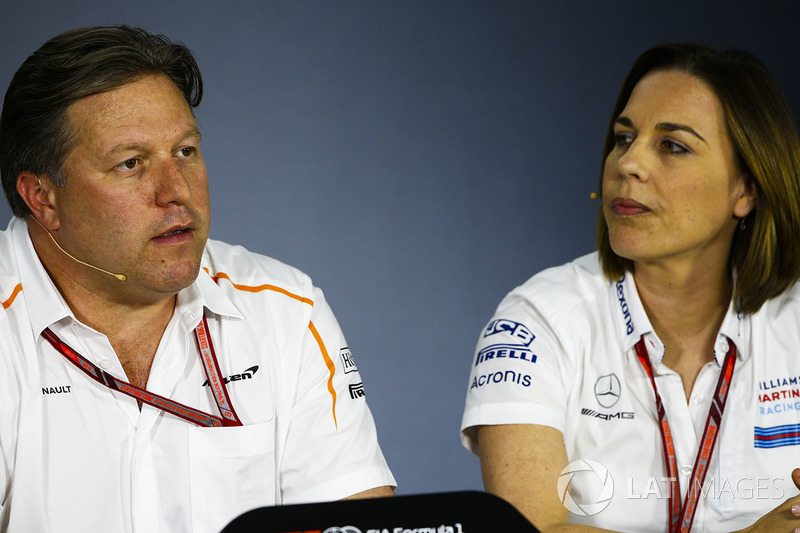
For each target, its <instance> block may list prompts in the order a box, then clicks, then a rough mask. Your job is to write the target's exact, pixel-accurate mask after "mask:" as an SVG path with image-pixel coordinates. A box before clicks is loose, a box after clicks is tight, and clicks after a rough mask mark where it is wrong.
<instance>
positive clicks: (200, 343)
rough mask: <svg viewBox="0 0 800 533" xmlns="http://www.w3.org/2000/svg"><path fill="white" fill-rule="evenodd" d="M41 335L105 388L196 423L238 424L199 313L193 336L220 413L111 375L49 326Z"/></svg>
mask: <svg viewBox="0 0 800 533" xmlns="http://www.w3.org/2000/svg"><path fill="white" fill-rule="evenodd" d="M42 336H43V337H44V338H45V339H46V340H47V341H48V342H49V343H50V344H51V345H52V346H53V348H55V349H56V351H57V352H58V353H60V354H61V355H63V356H64V357H66V358H67V360H68V361H70V362H71V363H72V364H74V365H75V366H76V367H78V368H79V369H80V370H81V371H82V372H83V373H85V374H86V375H87V376H89V377H90V378H92V379H93V380H95V381H97V382H98V383H100V384H101V385H103V386H105V387H108V388H109V389H112V390H115V391H118V392H121V393H123V394H127V395H128V396H131V397H133V398H136V399H137V400H138V401H140V402H142V403H146V404H148V405H151V406H153V407H155V408H157V409H161V410H162V411H164V412H166V413H170V414H173V415H175V416H177V417H180V418H183V419H184V420H188V421H189V422H193V423H195V424H197V425H198V426H204V427H223V426H241V425H242V423H241V421H240V420H239V417H238V416H237V415H236V411H234V410H233V405H232V404H231V399H230V396H229V395H228V390H227V389H226V388H225V380H224V379H222V377H221V376H222V372H221V371H220V368H219V363H218V362H217V355H216V353H215V352H214V345H213V343H212V342H211V336H210V335H209V332H208V322H207V321H206V318H205V317H203V319H202V320H201V321H200V323H199V324H198V325H197V327H196V328H195V329H194V336H195V341H196V342H197V348H198V349H199V350H200V359H201V360H202V361H203V368H204V369H205V371H206V377H207V378H208V384H209V386H210V387H211V390H212V392H213V395H214V401H215V402H216V403H217V408H218V409H219V412H220V414H221V415H222V417H218V416H214V415H212V414H209V413H206V412H204V411H201V410H199V409H195V408H193V407H189V406H187V405H183V404H182V403H178V402H176V401H173V400H170V399H169V398H165V397H164V396H159V395H158V394H155V393H152V392H148V391H146V390H144V389H142V388H139V387H137V386H135V385H131V384H130V383H127V382H125V381H121V380H119V379H117V378H115V377H114V376H112V375H111V374H109V373H108V372H106V371H105V370H103V369H101V368H98V367H97V366H96V365H95V364H94V363H92V362H91V361H89V360H88V359H86V358H85V357H83V356H82V355H81V354H79V353H78V352H76V351H75V350H73V349H72V348H71V347H70V346H69V345H68V344H67V343H65V342H64V341H62V340H61V339H59V338H58V336H57V335H56V334H55V333H53V332H52V331H51V330H50V328H45V329H44V331H42Z"/></svg>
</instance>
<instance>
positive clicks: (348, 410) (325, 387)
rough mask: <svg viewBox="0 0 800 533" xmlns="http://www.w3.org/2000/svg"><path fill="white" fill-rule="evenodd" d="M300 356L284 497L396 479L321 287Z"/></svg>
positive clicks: (329, 494) (344, 491) (326, 494)
mask: <svg viewBox="0 0 800 533" xmlns="http://www.w3.org/2000/svg"><path fill="white" fill-rule="evenodd" d="M300 356H301V366H300V370H299V376H298V380H299V385H298V387H297V389H296V391H297V392H296V397H295V399H294V405H293V407H292V413H291V422H290V427H289V433H288V437H287V441H286V447H285V450H286V451H285V453H284V456H283V459H282V461H281V479H282V481H281V492H282V501H283V503H303V502H310V501H323V500H336V499H341V498H344V497H347V496H350V495H353V494H355V493H358V492H361V491H364V490H367V489H371V488H375V487H379V486H384V485H389V486H392V487H394V486H396V483H395V480H394V478H393V477H392V474H391V472H390V471H389V468H388V466H387V465H386V461H385V460H384V457H383V454H382V452H381V449H380V446H379V445H378V438H377V433H376V429H375V422H374V420H373V418H372V415H371V413H370V410H369V407H367V403H366V388H365V387H364V383H363V382H362V379H361V376H360V374H359V372H358V369H357V368H356V365H355V360H354V358H353V355H352V353H351V352H350V349H349V347H348V345H347V342H346V341H345V338H344V335H343V334H342V331H341V329H340V327H339V324H338V323H337V321H336V318H335V317H334V315H333V312H332V311H331V309H330V307H329V306H328V304H327V302H326V301H325V297H324V296H323V294H322V291H320V290H318V289H315V296H314V306H313V310H312V312H311V319H310V321H309V323H308V325H307V328H306V330H305V333H304V338H303V342H302V345H301V354H300Z"/></svg>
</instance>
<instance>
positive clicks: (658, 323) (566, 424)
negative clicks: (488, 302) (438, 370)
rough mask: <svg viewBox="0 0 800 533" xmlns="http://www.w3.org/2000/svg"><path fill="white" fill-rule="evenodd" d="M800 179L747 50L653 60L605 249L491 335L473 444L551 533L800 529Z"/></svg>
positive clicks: (635, 107) (469, 425)
mask: <svg viewBox="0 0 800 533" xmlns="http://www.w3.org/2000/svg"><path fill="white" fill-rule="evenodd" d="M799 180H800V141H798V135H797V130H796V126H795V124H794V121H793V118H792V114H791V112H790V111H789V109H788V106H787V105H786V103H785V100H784V98H783V96H782V95H781V93H780V90H779V89H778V87H777V84H776V83H775V81H774V80H773V79H772V77H771V76H770V75H769V73H768V72H767V71H766V69H765V68H764V67H763V66H762V65H761V64H760V63H759V62H758V61H757V60H755V59H754V58H753V57H752V56H750V55H748V54H745V53H742V52H731V51H728V52H718V51H714V50H711V49H708V48H704V47H700V46H696V45H685V44H682V45H664V46H658V47H656V48H653V49H651V50H649V51H647V52H645V53H644V54H643V55H642V56H640V57H639V59H638V60H637V61H636V63H635V64H634V66H633V68H632V69H631V71H630V73H629V74H628V76H627V78H626V80H625V82H624V84H623V86H622V89H621V91H620V94H619V97H618V99H617V103H616V106H615V108H614V111H613V114H612V119H611V123H610V125H609V128H608V133H607V136H606V143H605V151H604V165H603V170H602V176H601V185H602V204H603V210H602V213H601V216H600V222H599V231H598V243H599V251H598V253H596V254H592V255H589V256H586V257H582V258H580V259H577V260H576V261H574V262H572V263H570V264H568V265H564V266H561V267H557V268H554V269H549V270H546V271H544V272H542V273H540V274H538V275H536V276H534V277H533V278H531V279H530V280H529V281H528V282H526V283H525V284H524V285H522V286H521V287H518V288H517V289H515V290H514V291H512V292H511V293H510V294H509V295H508V296H507V297H506V298H505V299H504V300H503V302H502V303H501V304H500V306H499V308H498V310H497V312H496V314H495V316H494V317H493V319H492V320H491V321H490V323H489V325H488V326H487V328H486V329H485V330H484V332H483V334H482V335H481V338H480V340H479V343H478V348H477V354H476V357H475V359H474V360H473V363H472V375H471V376H470V386H469V391H468V394H467V402H466V408H465V413H464V420H463V424H462V439H463V441H464V444H465V446H467V447H468V448H469V449H471V450H472V451H473V452H475V453H477V454H478V455H479V456H480V459H481V468H482V473H483V479H484V484H485V486H486V489H487V490H488V491H490V492H493V493H496V494H498V495H500V496H502V497H504V498H506V499H507V500H509V501H510V502H511V503H513V504H514V505H515V506H516V507H517V508H518V509H520V511H521V512H522V513H523V514H525V515H526V516H527V517H528V518H529V519H530V520H531V521H532V522H533V523H534V525H536V526H537V527H539V529H541V530H543V531H556V530H558V531H562V530H563V531H573V530H575V531H584V530H586V531H591V530H592V528H587V526H594V527H598V528H606V529H611V530H617V531H648V532H649V531H678V530H682V531H689V530H690V529H692V530H694V531H734V530H746V531H790V530H793V529H794V528H797V527H800V518H797V517H800V496H798V486H800V469H798V470H794V469H795V468H797V467H800V436H798V435H800V328H798V324H800V288H798V287H796V286H795V282H796V281H797V279H798V277H800V257H799V256H800V183H799ZM698 452H699V453H698ZM793 470H794V471H793ZM673 494H674V495H676V497H674V498H673V497H671V495H673ZM677 495H680V497H677ZM568 522H569V524H568Z"/></svg>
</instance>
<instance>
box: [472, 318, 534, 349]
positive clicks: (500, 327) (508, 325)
mask: <svg viewBox="0 0 800 533" xmlns="http://www.w3.org/2000/svg"><path fill="white" fill-rule="evenodd" d="M497 333H505V334H507V335H510V336H511V337H515V338H517V339H519V340H520V341H522V342H521V346H528V345H529V344H530V343H531V341H532V340H533V339H535V338H536V335H534V334H533V333H531V330H529V329H528V328H526V327H525V326H524V325H523V324H520V323H519V322H513V321H511V320H504V319H502V318H500V319H497V320H493V321H492V322H490V323H489V325H488V326H487V327H486V333H484V335H483V336H484V337H490V336H492V335H496V334H497Z"/></svg>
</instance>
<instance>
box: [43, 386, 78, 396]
mask: <svg viewBox="0 0 800 533" xmlns="http://www.w3.org/2000/svg"><path fill="white" fill-rule="evenodd" d="M71 392H72V385H59V386H58V387H42V394H69V393H71Z"/></svg>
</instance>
